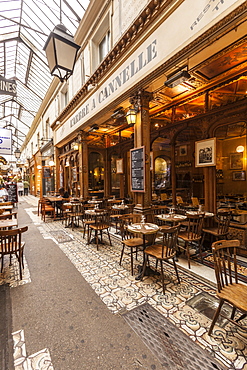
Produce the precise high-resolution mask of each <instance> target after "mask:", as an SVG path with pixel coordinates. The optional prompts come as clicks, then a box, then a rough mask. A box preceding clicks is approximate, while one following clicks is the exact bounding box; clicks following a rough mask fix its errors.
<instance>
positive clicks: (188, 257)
mask: <svg viewBox="0 0 247 370" xmlns="http://www.w3.org/2000/svg"><path fill="white" fill-rule="evenodd" d="M185 250H186V254H187V260H188V267H189V269H190V248H189V243H188V242H186V244H185Z"/></svg>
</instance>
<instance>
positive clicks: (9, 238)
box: [0, 226, 28, 280]
mask: <svg viewBox="0 0 247 370" xmlns="http://www.w3.org/2000/svg"><path fill="white" fill-rule="evenodd" d="M27 229H28V226H25V227H22V228H18V229H13V230H0V257H1V258H2V262H1V272H2V271H3V261H4V256H5V255H9V258H10V265H11V257H12V255H13V254H14V255H15V256H16V258H17V259H18V262H19V271H20V279H21V280H22V268H23V269H24V263H23V250H24V246H25V242H23V241H22V233H24V232H25V231H27Z"/></svg>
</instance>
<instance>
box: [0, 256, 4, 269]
mask: <svg viewBox="0 0 247 370" xmlns="http://www.w3.org/2000/svg"><path fill="white" fill-rule="evenodd" d="M3 258H4V255H3V254H2V262H1V272H2V271H3Z"/></svg>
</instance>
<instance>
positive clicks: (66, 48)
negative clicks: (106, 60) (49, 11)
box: [44, 0, 80, 82]
mask: <svg viewBox="0 0 247 370" xmlns="http://www.w3.org/2000/svg"><path fill="white" fill-rule="evenodd" d="M79 49H80V46H79V45H77V44H76V43H75V42H74V39H73V36H72V35H71V34H69V33H68V31H67V29H66V27H65V26H64V25H63V24H62V0H60V24H59V25H57V26H56V27H55V28H54V30H53V31H52V32H51V33H50V35H49V36H48V39H47V41H46V43H45V46H44V51H45V53H46V57H47V60H48V65H49V68H50V71H51V75H52V76H56V77H58V78H59V79H60V81H61V82H63V81H66V80H67V79H68V78H69V77H70V76H71V75H72V74H73V71H74V66H75V62H76V56H77V53H78V50H79Z"/></svg>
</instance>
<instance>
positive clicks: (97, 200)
mask: <svg viewBox="0 0 247 370" xmlns="http://www.w3.org/2000/svg"><path fill="white" fill-rule="evenodd" d="M87 202H88V203H92V204H97V203H102V202H103V200H102V199H95V200H88V201H87Z"/></svg>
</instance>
